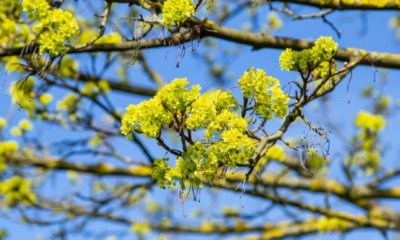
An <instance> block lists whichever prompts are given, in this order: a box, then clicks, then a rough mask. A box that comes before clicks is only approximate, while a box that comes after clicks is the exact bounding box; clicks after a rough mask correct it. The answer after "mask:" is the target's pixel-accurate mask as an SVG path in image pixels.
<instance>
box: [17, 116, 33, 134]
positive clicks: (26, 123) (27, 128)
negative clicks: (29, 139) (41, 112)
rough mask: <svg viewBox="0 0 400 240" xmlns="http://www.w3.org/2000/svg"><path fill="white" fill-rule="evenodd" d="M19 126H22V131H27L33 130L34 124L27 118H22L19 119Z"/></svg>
mask: <svg viewBox="0 0 400 240" xmlns="http://www.w3.org/2000/svg"><path fill="white" fill-rule="evenodd" d="M18 126H19V128H21V130H22V131H25V132H27V131H30V130H32V124H31V123H30V122H29V121H28V120H26V119H22V120H21V121H19V124H18Z"/></svg>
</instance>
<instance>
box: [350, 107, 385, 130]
mask: <svg viewBox="0 0 400 240" xmlns="http://www.w3.org/2000/svg"><path fill="white" fill-rule="evenodd" d="M354 125H355V126H356V127H359V128H362V129H368V130H370V131H372V132H379V131H380V130H381V129H382V128H383V127H384V126H385V119H384V118H383V117H382V116H381V115H374V114H371V113H368V112H360V113H359V114H358V115H357V117H356V119H355V121H354Z"/></svg>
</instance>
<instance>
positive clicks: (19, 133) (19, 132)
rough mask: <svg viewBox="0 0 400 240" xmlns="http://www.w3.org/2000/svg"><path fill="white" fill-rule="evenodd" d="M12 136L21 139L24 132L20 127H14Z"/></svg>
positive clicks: (11, 131)
mask: <svg viewBox="0 0 400 240" xmlns="http://www.w3.org/2000/svg"><path fill="white" fill-rule="evenodd" d="M10 133H11V135H13V136H15V137H20V136H22V130H21V128H19V127H13V128H11V130H10Z"/></svg>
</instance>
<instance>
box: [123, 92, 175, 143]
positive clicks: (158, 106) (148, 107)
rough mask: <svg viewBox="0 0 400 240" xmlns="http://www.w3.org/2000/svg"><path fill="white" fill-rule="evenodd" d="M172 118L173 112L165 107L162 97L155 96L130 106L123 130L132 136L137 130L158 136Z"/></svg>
mask: <svg viewBox="0 0 400 240" xmlns="http://www.w3.org/2000/svg"><path fill="white" fill-rule="evenodd" d="M172 119H173V116H172V114H171V113H170V112H168V111H167V110H166V109H165V108H164V107H163V104H162V102H161V100H160V98H153V99H150V100H148V101H144V102H142V103H140V104H138V105H129V106H128V108H127V109H126V113H125V115H124V116H123V118H122V126H121V132H122V134H124V135H126V136H130V134H132V133H133V132H135V131H136V132H140V133H143V135H145V136H147V137H152V138H156V137H158V136H159V135H160V132H161V128H162V127H163V126H164V125H169V124H170V122H171V121H172Z"/></svg>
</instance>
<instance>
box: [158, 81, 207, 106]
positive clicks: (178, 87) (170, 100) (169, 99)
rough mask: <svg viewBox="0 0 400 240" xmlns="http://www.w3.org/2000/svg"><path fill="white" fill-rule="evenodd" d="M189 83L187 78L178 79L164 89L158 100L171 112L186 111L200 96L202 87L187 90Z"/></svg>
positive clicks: (196, 86) (197, 86)
mask: <svg viewBox="0 0 400 240" xmlns="http://www.w3.org/2000/svg"><path fill="white" fill-rule="evenodd" d="M188 85H189V82H188V80H187V79H186V78H177V79H175V80H173V81H172V82H171V83H170V84H167V85H165V86H164V87H162V88H161V89H160V90H159V91H158V93H157V95H156V98H159V99H160V100H161V102H162V105H163V106H164V107H165V108H166V109H168V111H171V112H173V113H174V112H178V111H185V110H186V108H188V107H189V106H190V105H191V104H192V103H193V102H194V101H195V100H196V99H197V98H198V97H199V95H200V86H199V85H195V86H193V87H192V89H191V90H189V89H188V88H187V86H188Z"/></svg>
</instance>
